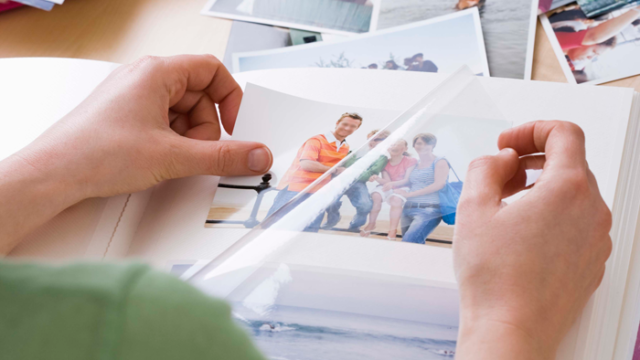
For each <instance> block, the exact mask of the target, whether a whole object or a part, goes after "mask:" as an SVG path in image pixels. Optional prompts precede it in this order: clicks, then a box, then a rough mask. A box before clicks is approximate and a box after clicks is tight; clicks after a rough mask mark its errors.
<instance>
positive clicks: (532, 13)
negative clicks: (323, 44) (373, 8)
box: [378, 0, 538, 80]
mask: <svg viewBox="0 0 640 360" xmlns="http://www.w3.org/2000/svg"><path fill="white" fill-rule="evenodd" d="M381 1H382V4H381V8H380V18H379V20H378V29H379V30H380V29H388V28H391V27H395V26H401V25H405V24H409V23H412V22H416V21H422V20H425V19H432V18H435V17H437V16H442V15H446V14H451V13H454V12H457V11H461V10H464V9H468V8H471V7H475V8H478V9H479V10H480V18H481V19H482V31H483V32H484V39H485V42H486V45H487V56H488V58H489V69H490V70H491V76H494V77H504V78H512V79H525V80H528V79H529V78H530V77H531V65H532V61H533V37H534V32H535V25H536V15H537V11H536V8H537V4H538V0H533V1H532V0H429V1H424V0H381ZM445 34H446V33H441V34H440V36H445Z"/></svg>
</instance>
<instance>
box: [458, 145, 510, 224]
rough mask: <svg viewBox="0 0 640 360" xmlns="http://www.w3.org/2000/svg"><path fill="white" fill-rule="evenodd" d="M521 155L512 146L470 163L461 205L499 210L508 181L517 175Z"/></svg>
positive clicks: (485, 209)
mask: <svg viewBox="0 0 640 360" xmlns="http://www.w3.org/2000/svg"><path fill="white" fill-rule="evenodd" d="M518 166H519V156H518V153H516V151H515V150H513V149H511V148H505V149H502V150H501V151H500V152H499V153H498V154H496V155H494V156H483V157H479V158H477V159H475V160H473V161H472V162H471V164H469V169H468V170H467V176H466V178H465V183H464V187H463V188H462V194H461V195H460V206H461V207H462V208H463V209H462V210H464V208H465V207H472V208H473V210H479V208H482V210H483V211H487V210H493V211H494V212H495V211H498V210H499V209H500V204H501V201H502V197H503V189H504V187H505V185H506V184H507V182H508V181H509V180H511V178H513V176H514V175H516V173H517V171H518Z"/></svg>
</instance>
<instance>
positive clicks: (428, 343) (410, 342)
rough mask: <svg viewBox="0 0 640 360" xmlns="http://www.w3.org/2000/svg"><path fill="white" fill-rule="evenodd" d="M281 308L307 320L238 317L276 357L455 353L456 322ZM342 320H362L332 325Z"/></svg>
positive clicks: (366, 358) (372, 358) (354, 358)
mask: <svg viewBox="0 0 640 360" xmlns="http://www.w3.org/2000/svg"><path fill="white" fill-rule="evenodd" d="M277 313H278V315H282V316H287V317H291V318H292V319H296V318H297V319H303V320H299V321H296V320H291V322H284V321H267V322H266V321H263V320H247V319H244V318H241V317H237V320H238V323H239V324H240V325H241V326H243V327H245V328H246V329H247V330H248V331H249V332H250V333H251V335H252V336H253V339H254V340H255V342H256V344H257V345H258V347H259V348H260V349H262V351H264V352H265V353H266V354H269V357H270V359H272V360H326V359H342V360H376V359H380V360H387V359H398V360H414V359H424V360H439V359H452V358H453V356H454V355H455V346H456V341H455V337H456V330H457V327H454V326H438V325H429V324H424V323H418V322H413V321H408V320H392V319H387V318H383V317H375V316H366V315H354V314H348V313H340V312H333V311H323V310H312V309H304V308H291V307H281V308H279V309H278V310H277ZM337 320H339V321H340V322H345V320H347V321H349V323H350V324H357V325H358V326H349V325H344V326H332V325H331V322H332V321H337ZM430 334H434V335H432V336H434V337H435V338H431V337H429V335H430ZM438 337H442V338H444V339H442V338H438Z"/></svg>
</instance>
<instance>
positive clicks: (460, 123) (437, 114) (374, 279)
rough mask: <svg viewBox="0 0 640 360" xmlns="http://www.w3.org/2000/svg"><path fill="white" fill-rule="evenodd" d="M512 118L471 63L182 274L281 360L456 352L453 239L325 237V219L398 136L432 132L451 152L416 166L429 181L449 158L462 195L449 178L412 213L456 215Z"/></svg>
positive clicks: (420, 139) (421, 139) (411, 138)
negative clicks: (437, 243)
mask: <svg viewBox="0 0 640 360" xmlns="http://www.w3.org/2000/svg"><path fill="white" fill-rule="evenodd" d="M509 127H511V123H510V122H508V121H506V120H505V119H504V117H503V116H502V115H501V113H500V111H499V110H498V108H497V107H496V106H495V104H494V102H493V101H492V99H491V98H490V97H489V95H488V94H487V93H486V91H485V90H484V89H483V87H482V85H481V84H480V83H479V82H478V81H477V79H476V77H475V76H473V74H471V72H470V71H469V70H468V69H466V68H464V69H461V70H460V71H458V72H457V73H456V74H454V75H452V76H451V77H450V78H449V79H448V80H446V81H445V82H443V83H442V84H441V85H439V86H438V87H437V88H436V89H435V90H434V91H432V92H431V93H429V94H428V95H427V96H425V97H424V98H423V99H422V100H420V101H419V102H418V103H416V104H415V105H414V106H413V107H411V108H410V109H408V110H407V111H406V112H404V113H403V114H401V115H400V116H399V117H398V118H396V119H395V120H394V121H392V122H391V123H390V124H389V125H388V126H387V127H386V128H384V129H382V130H381V131H380V132H378V134H377V135H374V136H372V137H371V138H370V139H369V141H368V142H367V143H366V144H365V145H364V146H362V147H361V148H359V149H357V150H356V151H353V152H352V153H350V154H349V155H348V156H347V157H346V158H344V159H343V160H342V161H341V162H340V163H338V164H337V165H336V166H335V167H334V168H333V169H332V170H330V171H328V172H327V173H325V174H324V175H322V176H321V177H320V178H318V179H317V180H316V181H315V182H314V183H313V184H311V185H310V186H309V187H307V188H306V189H305V190H304V191H302V192H300V193H299V194H297V195H296V196H295V197H294V198H293V199H291V200H290V201H289V202H287V203H286V204H284V205H283V206H282V207H281V208H280V209H279V210H277V211H275V212H274V213H273V214H272V215H271V216H269V217H267V218H266V219H265V220H264V221H263V222H262V223H261V224H260V225H259V226H257V227H255V228H254V229H253V230H252V231H250V232H249V233H248V234H247V235H246V236H245V237H243V238H242V239H241V240H239V241H238V242H236V243H235V244H234V245H233V246H231V247H230V248H229V249H228V250H226V251H225V252H224V253H223V254H222V255H220V256H219V257H218V258H216V259H214V260H212V261H211V262H210V263H209V264H208V265H206V266H204V267H201V268H200V269H199V270H193V271H191V272H188V273H186V274H185V276H183V278H188V281H189V282H191V283H192V284H194V285H195V286H197V287H199V288H200V289H202V290H203V291H205V292H206V293H209V294H211V295H214V296H218V297H223V298H225V299H227V300H228V301H229V302H231V303H232V305H233V308H234V314H235V316H236V317H237V318H238V319H239V321H240V322H241V323H243V324H244V325H245V326H246V327H248V328H249V329H250V331H252V332H253V334H254V336H255V338H256V340H257V342H258V345H259V346H260V347H261V348H262V349H263V350H264V351H265V352H266V353H267V355H269V356H271V357H272V358H274V359H290V360H291V359H329V358H331V359H361V358H362V359H365V358H366V359H387V358H395V359H404V358H407V359H409V358H417V356H420V357H421V358H425V359H430V358H434V359H438V358H442V357H443V356H450V355H452V354H453V353H454V351H455V338H456V333H457V323H458V303H457V301H458V300H457V290H456V285H455V280H454V278H453V269H452V268H451V262H450V249H447V248H436V247H431V246H425V245H417V244H410V243H398V242H392V241H385V240H373V239H368V238H359V237H353V236H351V237H348V236H327V235H323V234H322V233H318V232H317V227H318V226H319V223H318V219H320V220H321V219H322V217H323V216H324V214H325V212H326V211H327V209H328V208H329V207H331V206H332V205H333V204H335V203H336V201H339V200H340V198H342V197H343V195H344V194H345V192H346V191H347V190H348V189H350V188H351V187H352V186H354V184H356V183H357V182H358V181H359V180H358V179H359V178H360V176H361V175H362V174H363V173H364V172H365V171H367V169H369V168H370V167H371V166H372V165H373V164H374V163H375V162H376V161H377V160H378V159H380V158H381V157H386V158H389V156H390V155H389V149H390V148H391V147H392V146H394V144H397V143H398V142H399V141H400V142H404V143H405V144H406V143H409V145H410V146H411V145H413V146H414V148H416V150H418V149H423V148H424V147H425V146H427V147H428V146H431V145H430V144H429V139H430V138H429V136H424V134H431V135H433V134H436V135H437V141H438V145H437V146H438V149H440V150H441V151H444V153H443V155H445V156H444V157H438V158H436V160H435V161H433V164H432V165H422V163H421V162H418V165H417V167H416V169H421V170H423V171H424V173H425V174H426V175H421V176H422V179H421V181H422V180H424V179H427V178H429V177H433V176H434V173H435V166H436V163H438V162H439V161H440V160H443V159H444V160H446V161H444V164H443V165H440V166H441V168H444V167H448V168H449V172H448V175H447V182H446V185H445V188H446V187H450V189H449V192H450V193H452V194H453V195H451V194H449V195H448V196H449V197H450V199H447V198H446V196H447V195H444V196H445V197H443V196H441V195H440V193H442V192H443V191H445V190H446V189H444V188H443V189H441V190H438V191H436V192H435V194H437V195H435V197H434V195H432V196H431V197H428V196H427V197H425V196H422V195H421V196H418V197H410V198H405V199H404V200H406V202H405V203H404V204H405V205H404V210H403V214H404V212H411V213H412V214H414V215H415V214H419V215H420V216H423V218H421V219H422V220H423V221H436V222H440V221H444V219H447V218H448V221H449V222H450V223H452V222H454V221H455V211H456V209H455V206H456V205H457V201H456V195H455V194H456V192H459V190H460V188H461V187H462V185H463V183H464V176H465V174H466V168H467V165H468V162H470V160H471V159H473V158H475V157H478V156H481V155H487V154H495V153H496V152H497V151H498V149H497V145H496V141H497V137H498V135H499V133H500V132H502V131H503V130H505V129H507V128H509ZM434 137H435V136H434ZM416 145H417V147H416ZM421 146H422V147H421ZM432 149H433V146H432V147H431V150H432ZM420 151H426V150H420ZM354 160H355V161H354ZM347 162H350V163H351V164H350V166H348V167H346V168H344V164H345V163H347ZM430 167H431V169H430ZM338 168H343V169H341V170H342V171H341V172H339V171H334V170H336V169H338ZM416 176H417V175H416ZM419 178H420V177H419V176H418V177H417V179H419ZM412 179H413V178H412ZM414 180H415V179H414ZM419 180H420V179H419ZM428 182H429V180H428V179H427V183H428ZM431 182H432V183H433V179H432V180H431ZM414 190H415V189H414ZM408 192H409V190H406V192H405V193H399V194H400V195H407V193H408ZM413 199H419V200H418V201H413ZM420 201H422V202H420ZM424 214H428V218H427V219H426V220H425V218H424V216H426V215H424ZM413 219H414V221H417V220H416V219H418V217H414V218H413ZM425 236H426V235H425ZM423 242H424V241H423Z"/></svg>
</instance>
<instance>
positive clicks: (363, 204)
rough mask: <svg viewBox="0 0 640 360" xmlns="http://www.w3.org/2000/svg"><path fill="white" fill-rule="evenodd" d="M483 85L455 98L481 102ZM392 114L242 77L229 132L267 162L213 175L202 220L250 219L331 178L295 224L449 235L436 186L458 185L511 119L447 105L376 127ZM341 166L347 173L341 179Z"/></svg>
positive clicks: (403, 237) (400, 235) (443, 240)
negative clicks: (402, 124) (400, 125)
mask: <svg viewBox="0 0 640 360" xmlns="http://www.w3.org/2000/svg"><path fill="white" fill-rule="evenodd" d="M469 76H471V74H469ZM482 91H483V90H482V89H475V90H473V91H469V92H467V93H465V94H464V96H461V99H464V100H463V101H465V102H467V103H468V102H469V101H477V102H481V103H482V105H483V107H484V108H489V107H490V106H491V100H490V99H486V101H485V98H484V97H483V93H482ZM470 96H471V97H473V100H471V99H470V98H469V97H470ZM458 108H459V106H458ZM398 115H400V114H399V113H398V112H397V111H390V110H384V109H370V108H358V107H350V106H344V105H335V104H326V103H321V102H316V101H313V100H308V99H300V98H296V97H294V96H291V95H286V94H282V93H279V92H276V91H273V90H269V89H265V88H261V87H258V86H255V85H252V84H249V85H248V86H247V89H246V92H245V95H244V99H243V103H242V107H241V109H240V113H239V116H238V122H237V127H236V130H235V131H234V139H237V140H245V141H260V142H262V143H264V144H266V145H267V146H269V148H270V149H271V151H272V153H273V156H274V164H273V167H272V169H271V171H270V172H269V173H268V174H265V176H263V177H262V178H260V177H258V178H255V177H254V178H223V179H221V181H220V183H221V184H220V185H219V188H218V190H217V192H216V195H215V198H214V200H213V204H212V207H211V209H210V212H209V216H208V220H207V226H209V227H227V228H228V227H231V228H240V229H242V228H253V227H255V226H257V225H258V224H260V223H261V222H262V221H263V220H264V219H265V218H267V217H268V216H269V215H271V214H274V213H275V212H277V211H278V210H279V209H280V208H282V207H283V206H284V205H285V204H287V203H289V201H290V200H292V199H293V198H294V197H296V196H297V199H298V200H299V201H305V200H306V199H309V198H311V197H313V195H314V194H315V193H316V192H319V191H322V190H323V187H325V186H327V185H328V184H333V185H332V186H338V187H340V189H339V190H338V191H337V192H336V194H339V195H337V196H336V195H334V197H332V198H326V199H324V200H323V201H326V202H327V205H326V206H324V205H323V206H322V209H326V210H325V211H322V212H321V213H319V215H318V216H315V215H314V216H315V217H314V218H313V219H311V220H312V221H310V222H309V223H308V224H309V225H308V226H307V227H306V228H305V229H304V231H306V232H314V233H318V232H320V233H322V234H327V235H331V234H334V235H350V236H358V237H365V238H372V239H382V240H391V241H402V242H405V243H416V244H425V242H426V243H429V244H450V243H451V239H452V234H453V226H452V225H453V223H451V222H448V221H447V215H451V212H448V213H446V212H445V208H444V207H443V203H442V201H441V198H440V190H441V189H443V188H444V187H447V188H448V187H449V186H451V187H453V188H455V189H457V191H458V194H459V191H460V190H461V188H462V184H463V181H464V178H465V176H466V171H467V167H468V165H469V163H470V162H471V161H472V160H473V159H474V158H476V157H478V156H481V155H487V154H494V153H496V152H497V147H496V144H497V139H498V136H499V134H500V133H501V132H502V131H503V130H505V129H507V128H509V127H510V124H509V123H508V122H506V121H504V120H501V119H498V118H481V117H480V115H479V114H477V115H476V114H472V113H469V114H459V113H456V112H449V113H444V114H440V115H438V116H437V117H435V118H434V119H433V120H431V122H429V125H428V126H421V125H415V126H414V125H412V126H414V127H413V128H410V129H405V130H406V131H405V132H406V136H402V137H399V135H397V134H398V133H391V132H390V131H389V130H381V129H384V128H385V127H386V126H387V125H389V124H390V123H391V122H392V121H394V120H395V119H396V118H397V116H398ZM255 119H260V121H255ZM413 121H414V122H415V121H417V120H413ZM403 134H404V133H403ZM368 161H371V162H370V163H369V162H368ZM334 166H335V169H334ZM329 170H331V172H329ZM343 172H344V173H345V174H347V173H349V174H350V175H348V176H352V175H351V174H355V175H353V177H352V180H344V177H341V176H340V174H342V173H343ZM325 173H326V174H325ZM329 174H330V175H331V176H328V175H329ZM334 180H335V181H334ZM344 181H349V183H343V182H344ZM312 183H313V184H314V185H313V186H311V187H310V185H311V184H312ZM434 184H436V185H434ZM432 185H433V186H432ZM332 188H333V187H332ZM299 194H300V196H298V195H299ZM334 198H335V199H336V200H333V199H334ZM456 206H457V204H454V205H453V210H452V212H453V213H455V207H456ZM288 209H291V207H290V206H289V207H288ZM286 211H288V210H286ZM286 211H285V212H284V213H283V212H282V211H280V212H278V214H279V215H274V216H273V217H271V218H270V219H271V221H278V220H277V219H278V218H279V217H280V216H283V215H286ZM454 216H455V215H454ZM314 219H315V220H314ZM305 224H307V223H305ZM303 226H305V225H304V224H303Z"/></svg>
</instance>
